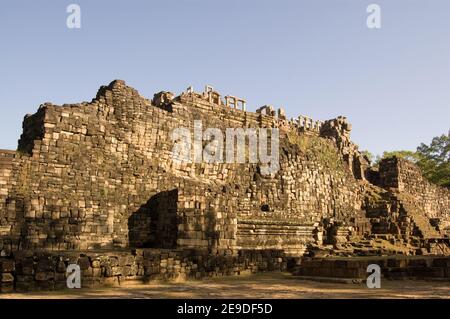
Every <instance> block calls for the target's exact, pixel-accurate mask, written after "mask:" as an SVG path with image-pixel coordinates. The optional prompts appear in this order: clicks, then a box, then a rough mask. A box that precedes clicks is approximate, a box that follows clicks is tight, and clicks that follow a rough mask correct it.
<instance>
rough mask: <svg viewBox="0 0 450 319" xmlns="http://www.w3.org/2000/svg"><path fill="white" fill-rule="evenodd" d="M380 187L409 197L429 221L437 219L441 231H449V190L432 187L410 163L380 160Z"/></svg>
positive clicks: (400, 160) (399, 160)
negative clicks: (392, 189)
mask: <svg viewBox="0 0 450 319" xmlns="http://www.w3.org/2000/svg"><path fill="white" fill-rule="evenodd" d="M379 174H380V185H381V186H382V187H385V188H394V189H396V190H397V191H398V192H400V193H404V194H407V195H410V197H409V198H412V200H413V201H414V204H413V205H415V206H417V207H418V208H419V209H420V210H421V211H422V212H423V215H424V216H426V217H427V218H429V219H437V220H438V221H439V222H438V223H439V226H440V228H441V229H442V230H444V231H445V230H447V229H450V190H448V189H446V188H444V187H439V186H437V185H433V184H431V183H430V182H428V181H427V180H426V179H425V178H424V177H423V176H422V174H421V173H420V169H419V168H418V167H417V166H416V165H414V164H413V163H411V162H408V161H406V160H403V159H400V158H397V157H393V158H388V159H385V160H382V161H381V163H380V168H379Z"/></svg>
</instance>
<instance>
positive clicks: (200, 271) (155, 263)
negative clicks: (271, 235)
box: [0, 248, 287, 292]
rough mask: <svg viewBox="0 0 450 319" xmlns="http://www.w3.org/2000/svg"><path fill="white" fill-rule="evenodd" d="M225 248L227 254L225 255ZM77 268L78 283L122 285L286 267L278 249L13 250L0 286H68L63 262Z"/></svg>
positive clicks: (4, 261)
mask: <svg viewBox="0 0 450 319" xmlns="http://www.w3.org/2000/svg"><path fill="white" fill-rule="evenodd" d="M227 253H228V254H227ZM70 264H77V265H79V266H80V269H81V286H82V287H100V286H108V285H109V286H111V285H113V286H114V285H123V284H126V283H136V282H142V283H146V282H149V281H152V280H185V279H202V278H206V277H220V276H230V275H244V274H251V273H256V272H261V271H285V270H286V268H287V257H285V256H284V253H283V252H282V251H279V250H241V251H239V252H237V253H236V254H234V255H231V254H229V252H224V253H222V254H217V255H211V254H208V252H206V251H202V250H165V249H150V248H148V249H134V250H122V251H117V250H114V251H76V252H74V251H67V252H62V251H57V252H56V251H55V252H51V251H17V252H14V253H12V256H10V257H8V258H3V257H2V258H0V291H1V292H9V291H14V290H15V291H29V290H54V289H64V288H67V276H68V274H67V267H68V266H69V265H70Z"/></svg>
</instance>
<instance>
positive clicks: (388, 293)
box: [0, 273, 450, 299]
mask: <svg viewBox="0 0 450 319" xmlns="http://www.w3.org/2000/svg"><path fill="white" fill-rule="evenodd" d="M1 298H9V299H11V298H27V299H50V298H56V299H72V298H73V299H80V298H81V299H83V298H89V299H91V298H108V299H114V298H239V299H241V298H243V299H245V298H255V299H260V298H261V299H263V298H275V299H288V298H344V299H347V298H408V299H410V298H450V282H431V281H411V280H400V281H391V280H382V281H381V288H380V289H369V288H367V286H366V285H365V283H362V284H350V283H327V282H316V281H310V280H301V279H298V278H296V277H294V276H292V275H290V274H286V273H262V274H257V275H251V276H236V277H222V278H211V279H206V280H201V281H186V282H181V283H173V282H172V283H167V282H164V283H151V284H145V285H144V284H133V285H127V286H120V287H107V288H96V289H74V290H63V291H53V292H30V293H8V294H0V299H1Z"/></svg>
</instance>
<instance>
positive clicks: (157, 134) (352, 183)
mask: <svg viewBox="0 0 450 319" xmlns="http://www.w3.org/2000/svg"><path fill="white" fill-rule="evenodd" d="M194 120H201V121H202V125H203V127H204V128H211V127H213V128H220V129H222V130H223V131H225V129H226V128H260V127H266V128H270V127H279V128H280V130H281V142H280V143H281V145H280V170H279V171H278V172H277V173H276V174H274V175H273V176H264V175H262V174H261V167H260V165H258V164H248V163H246V164H234V163H232V164H230V163H220V164H208V163H204V162H203V163H179V162H176V161H173V160H172V158H171V151H172V148H173V141H172V140H171V132H173V130H174V129H176V128H180V127H186V128H189V129H190V130H191V132H192V131H193V128H194ZM305 145H306V147H305ZM310 146H311V147H310ZM322 147H325V149H326V152H324V151H323V148H322ZM7 174H9V175H10V177H9V181H7V185H6V186H4V187H3V193H4V194H6V195H5V196H6V197H4V198H3V199H4V202H3V201H2V210H1V212H0V217H1V218H2V219H1V220H2V225H1V227H2V241H3V244H2V245H3V250H4V251H5V252H4V253H7V252H8V251H11V250H12V251H14V250H19V249H32V248H46V249H51V250H67V249H71V250H73V249H97V248H113V247H128V246H142V245H144V246H145V245H147V246H152V247H174V246H177V247H188V248H193V247H197V248H207V249H209V250H216V249H220V250H223V249H225V250H227V249H228V250H236V249H253V248H257V249H268V248H280V247H286V248H287V249H290V250H292V251H297V252H301V251H303V250H304V248H305V245H306V244H307V243H309V242H316V241H317V238H315V236H314V229H315V228H316V227H317V225H318V223H319V222H320V221H321V220H322V218H324V217H336V218H341V219H348V218H351V217H352V216H354V214H355V212H357V211H358V210H360V208H361V202H362V189H361V187H360V186H359V184H358V183H357V181H356V180H355V178H354V176H353V174H352V172H351V170H349V169H348V168H347V167H346V164H345V161H344V160H343V156H342V154H341V153H340V150H339V148H338V147H337V146H336V143H335V141H333V140H330V139H327V138H323V137H319V133H318V132H316V133H314V134H302V133H301V132H300V131H299V130H297V128H296V127H295V126H292V125H291V123H289V122H287V121H286V120H284V119H277V118H275V117H273V116H271V115H263V114H257V113H251V112H245V111H243V110H239V109H233V108H229V107H224V106H223V105H219V104H217V103H213V102H211V101H207V100H205V99H204V98H202V97H201V96H199V95H198V94H196V93H184V94H182V95H181V96H179V97H176V98H173V95H172V94H170V93H168V92H162V93H160V94H159V95H155V98H154V100H153V102H151V101H149V100H147V99H145V98H143V97H141V96H140V95H139V94H138V92H137V91H136V90H134V89H132V88H130V87H127V86H126V85H125V83H124V82H123V81H114V82H112V83H111V84H110V85H109V86H107V87H102V88H101V89H100V90H99V92H98V94H97V96H96V98H95V99H93V100H92V102H90V103H82V104H76V105H63V106H56V105H52V104H49V103H47V104H44V105H42V106H41V107H40V109H39V111H38V112H37V113H36V114H34V115H31V116H27V117H26V118H25V120H24V129H23V134H22V136H21V139H20V141H19V152H18V154H17V155H16V157H15V158H14V159H13V160H12V164H11V169H10V171H8V172H7ZM172 191H174V192H176V193H177V195H176V196H175V197H176V198H175V197H173V196H172V197H170V196H169V197H167V195H168V194H170V192H172ZM165 196H166V197H165ZM158 198H160V200H158ZM152 199H153V200H152ZM161 199H164V200H161ZM5 216H8V218H7V219H6V218H5ZM173 222H175V224H173ZM148 225H149V226H150V227H147V226H148ZM152 231H153V234H152ZM173 234H176V242H175V240H174V238H172V235H173Z"/></svg>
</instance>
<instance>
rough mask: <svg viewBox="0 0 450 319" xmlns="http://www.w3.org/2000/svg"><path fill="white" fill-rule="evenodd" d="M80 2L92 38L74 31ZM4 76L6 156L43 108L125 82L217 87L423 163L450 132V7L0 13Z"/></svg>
mask: <svg viewBox="0 0 450 319" xmlns="http://www.w3.org/2000/svg"><path fill="white" fill-rule="evenodd" d="M70 3H77V4H79V5H80V6H81V12H82V28H81V29H78V30H75V29H68V28H67V27H66V18H67V15H68V14H67V13H66V7H67V6H68V5H69V4H70ZM371 3H377V4H379V5H380V6H381V10H382V12H381V13H382V28H381V29H379V30H374V29H368V28H367V27H366V17H367V15H368V14H367V13H366V7H367V6H368V5H369V4H371ZM0 72H1V77H0V103H1V115H2V116H1V118H0V148H7V149H15V148H16V146H17V139H18V138H19V135H20V133H21V123H22V119H23V116H24V115H25V114H26V113H34V112H35V111H36V110H37V108H38V106H39V104H41V103H43V102H46V101H50V102H53V103H57V104H62V103H76V102H81V101H90V100H91V99H92V98H93V97H94V96H95V93H96V91H97V89H98V87H99V86H100V85H103V84H108V83H109V82H110V81H112V80H113V79H124V80H125V81H126V82H127V83H128V84H129V85H130V86H133V87H134V88H136V89H137V90H139V92H140V93H141V94H142V95H144V96H146V97H148V98H151V97H152V96H153V94H154V93H155V92H157V91H160V90H170V91H173V92H175V93H179V92H181V91H183V90H184V89H185V88H186V87H187V86H189V85H193V86H194V88H195V89H196V90H197V91H200V90H202V88H203V86H204V84H211V85H213V86H214V87H215V88H216V89H217V90H219V91H220V92H222V93H223V94H231V95H236V96H240V97H243V98H245V99H247V104H248V108H249V110H255V109H256V108H257V107H259V106H261V105H263V104H273V105H275V106H284V107H285V108H286V111H287V114H288V116H289V117H291V116H297V115H299V114H303V115H308V116H311V117H313V118H314V119H321V120H325V119H329V118H333V117H336V116H338V115H345V116H347V117H348V118H349V120H350V121H351V123H352V124H353V131H352V137H353V140H354V141H355V142H356V143H358V144H359V145H360V146H361V148H362V149H368V150H369V151H371V152H373V153H378V154H379V153H382V152H383V151H384V150H394V149H411V150H413V149H415V147H416V146H417V145H418V144H419V143H420V142H429V141H430V140H431V138H432V137H433V136H437V135H441V134H443V133H446V132H447V131H448V130H449V128H450V125H449V118H450V1H448V0H428V1H423V0H388V1H387V0H378V1H376V0H371V1H365V0H328V1H323V0H322V1H320V0H309V1H298V0H296V1H294V0H293V1H283V0H281V1H275V0H273V1H264V0H247V1H242V0H220V1H219V0H215V1H211V0H181V1H174V0H171V1H167V0H166V1H162V0H161V1H133V0H129V1H106V0H96V1H84V0H83V1H81V0H79V1H77V0H71V1H64V0H53V1H50V0H42V1H20V0H19V1H17V0H14V1H12V0H2V1H1V2H0Z"/></svg>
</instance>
